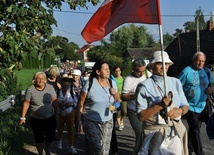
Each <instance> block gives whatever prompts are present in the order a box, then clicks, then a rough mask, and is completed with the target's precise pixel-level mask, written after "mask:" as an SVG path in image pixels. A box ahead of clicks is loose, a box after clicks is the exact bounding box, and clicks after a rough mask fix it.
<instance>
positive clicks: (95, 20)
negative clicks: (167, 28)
mask: <svg viewBox="0 0 214 155" xmlns="http://www.w3.org/2000/svg"><path fill="white" fill-rule="evenodd" d="M159 6H160V5H159V0H105V1H104V3H103V4H102V5H101V6H100V7H99V9H98V10H97V11H96V12H95V13H94V15H93V16H92V17H91V19H90V20H89V21H88V23H87V24H86V26H85V28H84V29H83V31H82V33H81V34H82V36H83V38H84V39H85V40H86V41H87V42H88V43H91V42H94V41H98V40H101V39H103V38H104V37H105V36H106V35H107V34H108V33H110V32H111V31H113V30H114V29H115V28H116V27H118V26H120V25H122V24H124V23H146V24H159V25H161V18H160V9H159Z"/></svg>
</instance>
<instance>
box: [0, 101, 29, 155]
mask: <svg viewBox="0 0 214 155" xmlns="http://www.w3.org/2000/svg"><path fill="white" fill-rule="evenodd" d="M20 114H21V106H20V103H17V105H16V106H14V107H13V108H11V109H9V110H7V111H5V112H4V113H2V114H1V115H0V126H1V128H0V133H1V135H0V155H9V154H23V151H24V150H23V147H24V145H25V142H26V138H24V137H28V136H24V135H26V134H30V131H29V130H28V129H27V128H25V127H23V126H20V125H19V116H20Z"/></svg>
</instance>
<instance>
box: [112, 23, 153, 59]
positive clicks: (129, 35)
mask: <svg viewBox="0 0 214 155" xmlns="http://www.w3.org/2000/svg"><path fill="white" fill-rule="evenodd" d="M109 41H110V46H111V48H110V49H114V54H115V55H117V56H123V52H124V51H125V50H126V49H127V48H140V47H148V46H153V45H154V43H155V41H154V39H153V37H152V35H151V34H149V33H148V32H147V29H146V28H145V27H144V26H136V25H135V24H127V25H126V26H123V27H121V28H119V29H118V30H116V31H114V32H112V33H111V35H110V39H109Z"/></svg>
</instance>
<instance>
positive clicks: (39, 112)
mask: <svg viewBox="0 0 214 155" xmlns="http://www.w3.org/2000/svg"><path fill="white" fill-rule="evenodd" d="M53 98H56V92H55V90H54V88H53V86H52V85H50V84H46V86H45V88H44V89H43V90H37V89H36V88H35V86H34V85H32V86H30V87H29V88H28V89H27V91H26V94H25V100H27V101H30V116H31V117H34V118H38V119H47V118H50V117H51V116H53V115H54V109H53V106H52V102H51V101H52V99H53Z"/></svg>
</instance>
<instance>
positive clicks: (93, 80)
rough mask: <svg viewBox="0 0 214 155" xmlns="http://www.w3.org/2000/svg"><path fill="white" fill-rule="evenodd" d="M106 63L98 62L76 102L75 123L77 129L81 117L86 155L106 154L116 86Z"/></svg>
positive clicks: (108, 145) (111, 126)
mask: <svg viewBox="0 0 214 155" xmlns="http://www.w3.org/2000/svg"><path fill="white" fill-rule="evenodd" d="M109 76H110V70H109V65H108V63H106V62H104V61H97V62H96V63H95V64H94V67H93V71H92V73H91V75H90V78H89V80H87V81H86V83H85V85H84V87H83V90H82V92H81V94H80V98H79V101H78V124H79V130H80V128H81V127H80V120H81V114H83V115H84V119H85V137H86V144H85V146H86V152H87V154H90V155H92V154H102V155H107V154H109V150H110V142H111V135H112V129H113V120H112V115H113V111H114V108H112V107H114V105H113V103H114V102H115V97H114V96H119V94H118V93H117V85H116V83H115V82H114V81H112V80H110V79H109ZM83 107H84V108H83Z"/></svg>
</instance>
